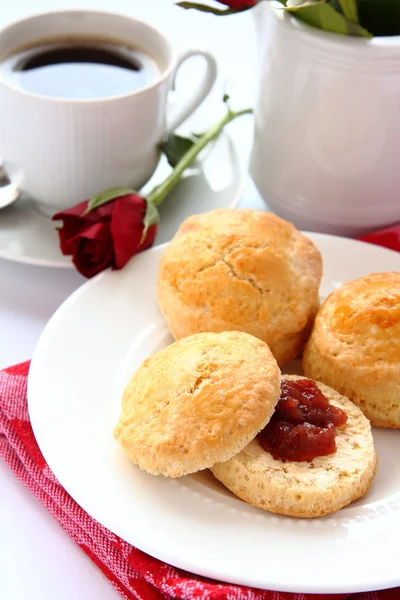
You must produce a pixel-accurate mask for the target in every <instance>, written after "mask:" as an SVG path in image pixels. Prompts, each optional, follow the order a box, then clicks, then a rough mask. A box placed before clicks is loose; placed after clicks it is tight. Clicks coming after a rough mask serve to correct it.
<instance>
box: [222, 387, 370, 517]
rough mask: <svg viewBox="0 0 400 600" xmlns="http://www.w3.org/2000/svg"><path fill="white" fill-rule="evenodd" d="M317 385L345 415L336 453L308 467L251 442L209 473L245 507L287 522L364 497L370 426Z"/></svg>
mask: <svg viewBox="0 0 400 600" xmlns="http://www.w3.org/2000/svg"><path fill="white" fill-rule="evenodd" d="M284 377H285V378H286V379H292V380H293V379H300V378H299V377H297V376H294V375H284ZM316 383H317V385H318V387H319V388H320V389H321V391H322V393H323V394H325V396H326V397H327V398H328V399H329V401H330V402H331V403H332V404H333V405H334V406H337V407H339V408H341V409H342V410H344V411H345V412H346V413H347V417H348V420H347V423H346V424H345V425H343V426H342V427H340V428H337V429H336V447H337V450H336V452H335V453H334V454H330V455H329V456H320V457H317V458H314V460H312V461H311V462H282V461H280V460H275V459H274V458H273V457H272V456H271V454H269V453H268V452H266V451H265V450H263V448H262V447H261V446H260V444H259V443H258V441H257V439H255V440H253V441H252V442H250V444H248V445H247V446H246V447H245V448H244V449H243V450H242V451H241V452H239V454H237V456H234V457H233V458H232V459H231V460H229V461H227V462H225V463H221V464H218V465H214V466H213V467H212V469H211V470H212V472H213V473H214V475H215V477H216V478H217V479H219V480H220V481H221V482H222V483H223V484H224V485H225V486H226V487H227V488H229V489H230V490H231V491H232V492H233V493H234V494H236V495H237V496H239V498H241V499H242V500H245V502H248V503H249V504H253V505H254V506H257V507H258V508H262V509H263V510H266V511H270V512H273V513H278V514H281V515H287V516H289V517H302V518H312V517H322V516H324V515H327V514H330V513H333V512H336V511H338V510H339V509H341V508H343V507H344V506H346V505H347V504H350V502H353V501H354V500H357V499H358V498H361V497H362V496H364V495H365V494H366V493H367V492H368V490H369V488H370V486H371V483H372V480H373V478H374V475H375V472H376V467H377V456H376V452H375V448H374V442H373V439H372V433H371V426H370V424H369V421H368V419H366V417H365V416H364V415H363V414H362V412H361V410H360V409H359V408H358V407H357V406H355V405H354V404H353V403H352V402H351V401H350V400H348V399H347V398H345V397H344V396H341V395H340V394H338V392H336V391H335V390H332V389H331V388H329V387H328V386H326V385H324V384H322V383H318V382H316Z"/></svg>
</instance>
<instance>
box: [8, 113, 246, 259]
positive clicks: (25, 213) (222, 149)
mask: <svg viewBox="0 0 400 600" xmlns="http://www.w3.org/2000/svg"><path fill="white" fill-rule="evenodd" d="M251 142H252V120H251V118H250V119H249V118H248V117H244V118H243V120H242V122H241V123H240V122H239V121H238V122H234V123H232V125H231V126H230V128H229V132H226V133H223V134H222V135H221V136H220V138H219V139H218V140H217V141H216V142H215V143H214V144H212V145H211V146H210V147H209V148H208V149H206V150H205V153H204V155H203V156H202V159H201V161H199V162H198V163H197V165H195V166H194V167H193V168H192V169H190V170H188V171H187V173H186V174H185V175H184V177H183V179H182V181H181V182H180V183H179V184H178V186H177V187H176V188H175V189H174V190H173V191H172V192H171V194H170V195H169V196H168V198H166V199H165V201H164V203H163V204H162V205H161V206H160V214H161V221H160V224H159V229H158V233H157V237H156V240H155V244H161V243H163V242H167V241H169V240H170V239H171V238H172V237H173V235H174V234H175V232H176V231H177V229H178V227H179V225H180V224H181V223H182V221H184V220H185V219H186V217H188V216H189V215H192V214H194V213H201V212H207V211H209V210H212V209H214V208H227V207H231V208H235V207H236V206H237V205H238V203H239V201H240V198H241V195H242V193H243V189H244V186H245V183H246V177H247V165H248V159H249V154H250V149H251ZM170 169H171V168H170V167H169V165H168V163H167V161H166V159H165V158H163V159H162V160H161V161H160V164H159V166H158V168H157V170H156V172H155V173H154V175H153V177H152V178H151V180H150V181H149V182H148V183H147V184H146V186H145V187H144V189H143V190H142V192H143V193H144V194H145V193H146V192H148V191H149V190H150V189H152V188H153V187H154V186H155V185H157V184H158V183H160V182H161V181H162V180H163V179H164V178H165V176H166V175H167V174H168V173H169V172H170ZM0 258H5V259H8V260H12V261H16V262H20V263H28V264H31V265H41V266H48V267H72V262H71V258H70V257H69V256H63V255H62V254H61V251H60V249H59V241H58V234H57V231H56V223H55V222H53V221H51V220H50V219H49V218H46V217H44V216H43V215H41V214H40V213H39V212H38V211H37V210H36V209H35V207H34V205H33V203H32V202H31V201H30V200H29V199H28V198H26V197H24V196H21V197H20V198H19V199H18V200H17V201H16V202H14V203H13V204H10V205H9V206H6V207H5V208H4V209H3V210H1V211H0Z"/></svg>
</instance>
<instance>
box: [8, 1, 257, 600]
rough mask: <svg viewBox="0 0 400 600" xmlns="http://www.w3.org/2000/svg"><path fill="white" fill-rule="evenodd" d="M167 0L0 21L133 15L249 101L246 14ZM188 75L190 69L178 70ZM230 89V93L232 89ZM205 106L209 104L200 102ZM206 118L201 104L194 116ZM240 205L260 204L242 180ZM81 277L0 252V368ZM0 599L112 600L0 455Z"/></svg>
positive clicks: (25, 346)
mask: <svg viewBox="0 0 400 600" xmlns="http://www.w3.org/2000/svg"><path fill="white" fill-rule="evenodd" d="M171 4H172V0H113V2H107V0H94V1H91V0H80V1H68V0H35V2H33V1H31V0H14V2H12V3H2V8H1V14H0V26H2V25H4V24H5V23H6V22H8V21H10V20H13V19H15V18H19V17H21V16H23V15H25V14H28V13H33V12H39V11H41V10H51V9H53V10H54V9H58V8H78V7H80V8H102V9H108V10H120V11H122V12H126V13H130V14H137V15H139V16H140V17H142V18H144V19H146V20H149V21H151V22H153V23H155V24H156V25H158V26H159V27H160V28H161V29H163V30H164V31H166V32H167V33H168V34H169V37H170V38H171V39H172V38H173V39H174V41H176V43H177V45H179V46H181V47H185V46H189V45H192V46H195V45H197V46H199V45H200V46H203V47H206V48H209V49H211V50H212V51H213V52H214V54H215V55H216V56H217V58H218V61H219V64H220V72H221V76H220V81H219V88H217V90H216V91H215V94H218V93H220V90H221V87H222V84H221V78H226V77H228V76H232V75H234V76H235V78H236V80H239V81H240V85H239V86H238V88H236V87H235V94H236V93H237V90H239V92H240V102H241V104H242V105H244V104H245V103H248V101H249V99H250V100H251V101H252V99H253V94H254V87H253V84H254V81H255V73H254V68H255V60H254V59H255V40H254V32H253V28H252V18H251V16H250V14H243V15H236V16H234V17H228V18H224V19H223V20H221V19H218V18H217V17H213V16H211V15H207V16H206V15H200V14H198V13H193V12H191V13H190V14H189V13H185V14H183V13H184V11H182V10H180V9H177V8H176V7H171ZM185 77H186V78H187V79H188V80H189V79H190V77H191V74H190V72H188V70H187V69H186V71H185ZM232 96H233V97H234V98H235V101H236V99H237V98H238V97H237V96H234V95H233V94H232ZM208 106H210V105H208ZM196 118H197V119H198V122H199V123H200V122H202V121H203V122H205V123H207V122H209V120H210V115H209V113H208V110H207V104H205V105H204V107H203V108H200V109H199V111H198V114H197V115H196ZM241 206H242V207H251V208H263V207H264V204H263V202H262V200H261V199H260V198H259V196H258V194H257V192H256V190H255V188H254V186H253V185H252V184H251V182H249V184H248V186H247V188H246V191H245V194H244V197H243V201H242V203H241ZM0 218H1V214H0ZM84 281H85V280H84V279H83V278H82V277H81V276H80V275H79V274H78V273H77V272H76V271H74V270H73V269H71V270H69V269H54V268H43V267H33V266H27V265H22V264H17V263H12V262H8V261H5V260H1V259H0V291H1V293H0V339H1V344H0V368H2V367H5V366H7V365H11V364H14V363H17V362H20V361H23V360H26V359H28V358H30V357H31V355H32V352H33V350H34V347H35V344H36V342H37V340H38V338H39V336H40V334H41V331H42V330H43V328H44V326H45V325H46V323H47V321H48V320H49V318H50V317H51V315H52V314H53V313H54V311H55V310H56V309H57V308H58V306H60V304H61V303H62V302H63V301H64V300H65V299H66V298H67V297H68V296H69V295H70V294H71V293H72V292H73V291H74V290H75V289H76V288H77V287H78V286H80V285H81V284H82V283H83V282H84ZM0 489H1V493H0V599H1V600H26V599H27V598H29V599H30V600H72V599H73V600H99V599H101V600H116V599H117V598H120V596H119V594H118V593H117V592H116V591H115V590H114V588H113V587H112V585H111V584H110V583H109V582H108V580H107V579H106V578H105V577H104V576H103V575H102V573H101V572H100V571H99V569H98V568H97V567H96V566H94V564H93V563H92V562H91V561H90V560H89V558H87V557H86V555H85V554H84V553H83V552H82V550H80V548H79V547H78V546H76V545H75V543H74V542H73V541H72V540H70V538H69V537H68V536H67V535H66V534H65V533H64V531H63V530H62V529H61V527H60V526H59V524H58V523H57V522H56V521H55V520H54V519H53V517H52V516H51V515H50V513H48V512H47V511H46V509H45V508H44V507H43V506H42V505H41V504H40V503H39V502H38V501H37V500H36V499H35V498H34V497H33V496H32V494H31V493H30V492H29V491H28V490H27V489H26V488H25V487H24V486H23V484H22V483H20V482H19V481H18V480H17V479H16V478H15V477H14V475H13V474H12V473H11V472H10V470H9V468H8V467H7V466H6V465H5V464H4V463H3V462H2V461H1V460H0Z"/></svg>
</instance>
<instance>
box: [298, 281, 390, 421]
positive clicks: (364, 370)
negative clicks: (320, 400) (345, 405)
mask: <svg viewBox="0 0 400 600" xmlns="http://www.w3.org/2000/svg"><path fill="white" fill-rule="evenodd" d="M303 367H304V372H305V373H306V375H308V376H310V377H313V378H314V379H319V380H320V381H322V382H324V383H326V384H327V385H330V386H331V387H333V388H334V389H336V390H338V391H339V392H340V393H342V394H344V395H345V396H348V397H349V398H350V399H351V400H353V402H355V403H356V404H358V405H359V406H360V408H361V409H362V411H363V412H364V414H365V415H366V416H367V417H368V418H369V419H370V421H371V423H372V424H373V425H375V426H378V427H380V426H381V427H400V273H398V272H390V273H373V274H371V275H368V276H365V277H361V278H360V279H357V280H354V281H350V282H348V283H345V284H344V285H343V286H342V287H340V288H339V289H337V290H335V291H334V292H332V294H331V295H330V296H328V298H327V299H326V300H325V302H324V304H323V305H322V307H321V309H320V311H319V313H318V316H317V318H316V321H315V325H314V329H313V332H312V335H311V337H310V340H309V342H308V344H307V346H306V349H305V353H304V358H303Z"/></svg>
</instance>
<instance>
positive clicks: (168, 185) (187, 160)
mask: <svg viewBox="0 0 400 600" xmlns="http://www.w3.org/2000/svg"><path fill="white" fill-rule="evenodd" d="M251 113H252V110H251V108H247V109H245V110H239V111H237V112H233V111H231V110H229V111H228V112H227V114H226V115H225V117H224V118H223V119H221V121H219V122H218V123H216V124H215V125H213V126H212V127H210V129H208V130H207V131H206V132H205V134H204V135H202V136H201V138H199V139H198V140H197V142H195V143H194V144H193V146H192V147H191V148H189V150H188V151H187V152H186V153H185V154H184V155H183V156H182V158H181V160H180V161H179V162H178V163H177V164H176V166H175V167H174V170H173V171H172V172H171V173H170V175H169V176H168V177H167V178H166V179H165V180H164V181H163V182H162V183H161V184H160V185H157V186H156V187H155V188H154V190H152V191H151V192H150V194H148V195H147V197H146V199H147V201H148V202H152V203H153V204H154V205H155V206H158V205H159V204H161V202H162V201H163V199H164V197H165V196H166V195H167V194H168V193H169V192H170V191H171V190H172V189H173V188H174V187H175V186H176V184H177V183H178V182H179V180H180V178H181V175H182V173H183V172H184V171H185V169H187V168H188V167H189V166H190V165H191V164H192V162H193V161H194V159H195V158H196V156H197V155H198V154H199V152H201V151H202V150H203V148H205V146H207V144H208V143H209V142H211V140H213V139H215V138H216V137H218V135H219V134H220V133H221V131H222V129H223V128H224V127H225V125H227V124H228V123H230V122H231V121H233V120H234V119H236V118H237V117H240V116H242V115H249V114H251Z"/></svg>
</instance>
